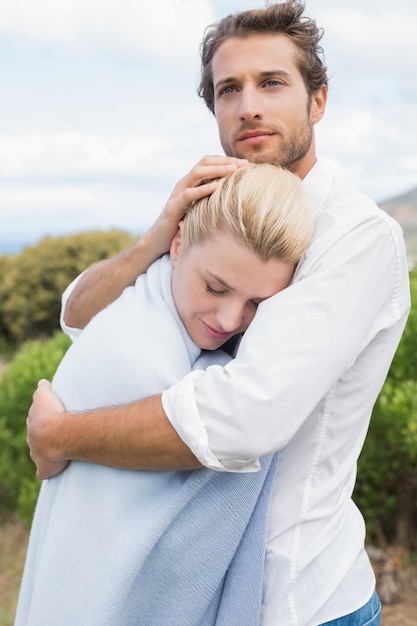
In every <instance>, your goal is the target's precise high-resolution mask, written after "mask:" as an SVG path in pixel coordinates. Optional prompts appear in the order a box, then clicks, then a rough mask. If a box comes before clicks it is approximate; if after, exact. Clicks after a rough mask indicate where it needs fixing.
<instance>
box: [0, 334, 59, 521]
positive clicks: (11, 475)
mask: <svg viewBox="0 0 417 626" xmlns="http://www.w3.org/2000/svg"><path fill="white" fill-rule="evenodd" d="M69 344H70V340H69V339H68V337H67V336H66V335H64V333H62V332H61V331H55V333H54V334H53V336H52V337H51V338H50V339H48V340H45V341H42V340H33V341H28V342H25V343H24V344H23V345H22V347H21V349H20V350H19V351H18V352H17V353H16V355H15V357H14V358H13V359H12V360H11V362H10V364H9V365H8V366H7V369H6V371H5V372H4V375H3V377H2V378H1V380H0V508H3V509H9V510H15V509H18V512H19V513H20V515H21V517H22V518H23V519H24V520H25V521H27V522H30V520H31V518H32V514H33V509H34V505H35V502H36V497H37V493H38V490H39V485H40V482H39V480H38V479H37V478H36V476H35V465H34V464H33V462H32V460H31V458H30V456H29V452H28V448H27V445H26V416H27V412H28V409H29V407H30V405H31V403H32V395H33V392H34V390H35V388H36V384H37V382H38V380H39V379H40V378H48V379H49V380H50V379H51V378H52V376H53V374H54V373H55V370H56V368H57V366H58V364H59V362H60V361H61V359H62V357H63V356H64V354H65V352H66V350H67V348H68V346H69Z"/></svg>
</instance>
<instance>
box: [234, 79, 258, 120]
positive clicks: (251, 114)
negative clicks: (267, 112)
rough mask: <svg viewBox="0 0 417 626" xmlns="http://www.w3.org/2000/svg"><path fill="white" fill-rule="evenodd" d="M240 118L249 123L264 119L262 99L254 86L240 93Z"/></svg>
mask: <svg viewBox="0 0 417 626" xmlns="http://www.w3.org/2000/svg"><path fill="white" fill-rule="evenodd" d="M239 117H240V119H241V120H246V121H247V122H250V121H251V120H253V119H261V118H262V117H263V111H262V102H261V98H260V96H259V93H258V92H257V90H256V89H254V87H252V86H248V87H245V88H243V89H242V91H241V93H240V103H239Z"/></svg>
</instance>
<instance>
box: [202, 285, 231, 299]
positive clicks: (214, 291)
mask: <svg viewBox="0 0 417 626" xmlns="http://www.w3.org/2000/svg"><path fill="white" fill-rule="evenodd" d="M206 291H207V293H209V294H211V295H212V296H224V294H225V293H227V291H226V290H223V291H219V290H218V289H213V287H211V286H210V285H209V284H208V283H207V284H206Z"/></svg>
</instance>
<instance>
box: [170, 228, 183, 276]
mask: <svg viewBox="0 0 417 626" xmlns="http://www.w3.org/2000/svg"><path fill="white" fill-rule="evenodd" d="M182 225H183V223H182V220H181V222H180V223H179V224H178V230H177V233H176V235H175V236H174V238H173V240H172V241H171V247H170V249H169V259H170V261H171V265H172V266H173V267H175V265H176V263H177V261H178V258H179V256H180V254H181V242H182Z"/></svg>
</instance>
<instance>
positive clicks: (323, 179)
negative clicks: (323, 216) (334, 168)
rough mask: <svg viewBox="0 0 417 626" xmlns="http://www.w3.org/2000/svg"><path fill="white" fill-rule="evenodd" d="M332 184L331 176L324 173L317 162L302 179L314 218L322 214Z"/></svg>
mask: <svg viewBox="0 0 417 626" xmlns="http://www.w3.org/2000/svg"><path fill="white" fill-rule="evenodd" d="M333 182H334V181H333V178H332V176H330V174H328V173H327V172H326V170H325V169H324V167H323V166H322V165H321V163H320V162H318V161H317V162H316V163H315V165H313V167H312V168H311V170H310V171H309V172H308V174H307V175H306V176H305V177H304V178H303V180H302V185H303V188H304V189H305V191H306V192H307V195H308V197H309V199H310V205H311V208H312V211H313V214H314V217H317V216H318V215H320V213H322V212H323V210H324V207H325V205H326V201H327V198H328V196H329V193H330V190H331V188H332V186H333Z"/></svg>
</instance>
